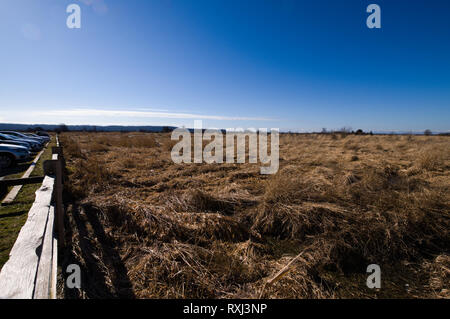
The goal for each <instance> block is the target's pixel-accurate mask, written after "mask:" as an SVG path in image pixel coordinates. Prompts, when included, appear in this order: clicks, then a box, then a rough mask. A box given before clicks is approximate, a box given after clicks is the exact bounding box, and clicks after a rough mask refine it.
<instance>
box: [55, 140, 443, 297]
mask: <svg viewBox="0 0 450 319" xmlns="http://www.w3.org/2000/svg"><path fill="white" fill-rule="evenodd" d="M61 139H62V144H63V146H64V151H65V155H66V161H67V173H68V181H67V183H66V189H65V193H66V198H65V200H66V202H67V205H68V219H67V221H66V223H67V229H69V231H68V233H67V234H66V235H67V245H68V248H69V249H66V251H67V252H66V254H65V256H63V263H65V264H70V263H77V264H79V265H80V266H81V268H82V276H83V277H82V278H83V287H82V289H80V290H77V291H75V290H67V291H64V288H61V289H60V293H61V294H64V296H65V297H67V298H111V297H112V298H114V297H121V298H259V297H262V298H450V290H449V289H450V287H449V283H450V170H449V167H450V138H449V137H445V136H429V137H427V136H406V135H404V136H398V135H395V136H394V135H392V136H378V135H374V136H369V135H363V136H357V135H344V134H342V135H340V134H326V135H319V134H303V135H298V134H282V135H280V169H279V172H278V173H277V174H276V175H260V174H259V167H260V165H259V164H183V165H176V164H174V163H173V162H172V160H171V158H170V150H171V148H172V145H173V144H174V142H172V141H171V140H170V134H162V133H161V134H146V133H75V132H73V133H64V134H63V135H62V137H61ZM299 254H301V255H300V256H299V257H298V258H297V259H296V261H295V262H294V263H292V264H291V265H290V267H289V268H288V271H287V272H284V273H283V276H278V277H274V276H275V275H276V274H277V273H278V272H279V271H280V270H281V269H283V268H284V267H285V266H286V265H288V264H289V262H290V261H291V260H292V259H293V258H294V257H296V256H298V255H299ZM372 263H375V264H378V265H380V267H381V271H382V287H381V289H374V290H371V289H369V288H367V286H366V279H367V276H368V274H367V273H366V268H367V266H368V265H369V264H372ZM270 279H274V280H271V281H270V284H269V283H267V281H268V280H270Z"/></svg>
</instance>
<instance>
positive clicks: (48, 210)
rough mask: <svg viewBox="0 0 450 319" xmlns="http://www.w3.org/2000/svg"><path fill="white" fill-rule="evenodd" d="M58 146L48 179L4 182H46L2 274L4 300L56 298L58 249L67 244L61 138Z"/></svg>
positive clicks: (46, 165) (46, 168)
mask: <svg viewBox="0 0 450 319" xmlns="http://www.w3.org/2000/svg"><path fill="white" fill-rule="evenodd" d="M56 145H57V146H56V147H52V154H53V155H52V160H47V161H45V162H44V173H45V176H43V177H33V178H30V179H27V180H23V181H20V180H19V181H17V180H15V181H2V182H7V183H13V184H14V183H16V184H19V185H20V183H22V184H30V183H33V182H40V181H42V186H41V187H40V188H39V189H38V190H37V191H36V199H35V201H34V203H33V205H32V206H31V209H30V211H29V212H28V218H27V221H26V222H25V224H24V226H23V227H22V229H21V230H20V232H19V235H18V237H17V240H16V242H15V243H14V246H13V248H12V249H11V252H10V254H9V259H8V261H7V262H6V263H5V265H4V266H3V268H2V270H1V272H0V298H12V299H56V282H57V272H58V271H57V265H58V246H59V248H61V247H62V245H63V244H64V206H63V198H62V187H63V173H64V170H63V168H64V157H63V153H62V147H61V146H60V145H59V139H58V136H56Z"/></svg>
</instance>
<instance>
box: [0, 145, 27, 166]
mask: <svg viewBox="0 0 450 319" xmlns="http://www.w3.org/2000/svg"><path fill="white" fill-rule="evenodd" d="M29 158H30V152H29V151H28V149H27V148H26V147H23V146H18V145H11V144H0V169H4V168H8V167H12V166H14V165H15V164H16V163H19V162H26V161H27V160H28V159H29Z"/></svg>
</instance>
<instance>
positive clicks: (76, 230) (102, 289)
mask: <svg viewBox="0 0 450 319" xmlns="http://www.w3.org/2000/svg"><path fill="white" fill-rule="evenodd" d="M100 213H101V212H100V211H99V210H98V209H96V208H95V207H92V206H89V205H83V206H78V205H73V206H72V207H71V209H70V210H69V212H68V215H69V216H70V218H69V221H68V222H69V223H70V224H71V225H70V227H69V228H67V230H68V233H67V234H66V235H67V236H66V240H67V243H66V244H67V246H66V248H65V249H64V251H65V256H64V257H63V263H62V265H63V270H64V269H66V267H67V266H68V265H69V264H72V263H73V264H78V265H79V266H80V268H81V276H82V279H81V283H82V288H81V290H82V291H83V292H81V291H80V290H77V289H69V288H67V286H66V285H64V297H65V298H69V299H74V298H75V299H77V298H85V297H87V298H89V299H105V298H107V299H114V298H125V299H126V298H128V299H131V298H135V295H134V292H133V288H132V284H131V282H130V279H129V278H128V275H127V269H126V267H125V265H124V264H123V262H122V260H121V258H120V255H119V253H118V252H117V250H116V247H115V244H114V242H113V241H112V240H111V238H110V237H109V236H108V235H107V234H106V233H105V230H104V228H103V224H102V222H101V221H100V219H99V214H100ZM63 273H64V272H63ZM68 275H70V274H64V275H63V277H64V282H65V281H66V276H68Z"/></svg>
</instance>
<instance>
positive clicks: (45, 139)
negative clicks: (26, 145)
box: [24, 133, 50, 143]
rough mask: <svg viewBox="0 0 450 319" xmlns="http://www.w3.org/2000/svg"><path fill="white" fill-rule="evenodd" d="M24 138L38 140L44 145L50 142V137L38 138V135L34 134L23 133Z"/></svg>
mask: <svg viewBox="0 0 450 319" xmlns="http://www.w3.org/2000/svg"><path fill="white" fill-rule="evenodd" d="M24 134H25V135H26V136H29V137H33V138H38V139H40V140H41V141H44V142H45V143H47V142H48V141H50V137H47V136H39V135H36V134H33V133H24Z"/></svg>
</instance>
